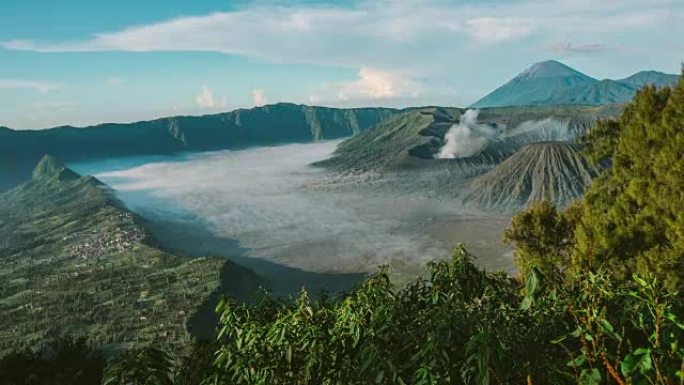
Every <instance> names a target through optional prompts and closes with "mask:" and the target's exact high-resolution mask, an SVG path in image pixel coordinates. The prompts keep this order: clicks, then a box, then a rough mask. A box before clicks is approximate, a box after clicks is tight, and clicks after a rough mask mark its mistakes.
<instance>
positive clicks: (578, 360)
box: [567, 355, 587, 368]
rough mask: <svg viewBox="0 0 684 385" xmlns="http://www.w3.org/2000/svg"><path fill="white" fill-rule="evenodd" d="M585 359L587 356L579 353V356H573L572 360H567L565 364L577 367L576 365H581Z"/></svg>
mask: <svg viewBox="0 0 684 385" xmlns="http://www.w3.org/2000/svg"><path fill="white" fill-rule="evenodd" d="M586 361H587V357H585V356H584V355H581V356H577V357H575V359H574V360H571V361H569V362H568V363H567V365H568V366H572V367H575V368H577V367H580V366H582V364H584V363H585V362H586Z"/></svg>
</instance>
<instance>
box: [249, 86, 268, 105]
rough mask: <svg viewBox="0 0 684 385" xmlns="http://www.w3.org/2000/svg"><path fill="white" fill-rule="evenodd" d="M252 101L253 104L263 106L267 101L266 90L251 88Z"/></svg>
mask: <svg viewBox="0 0 684 385" xmlns="http://www.w3.org/2000/svg"><path fill="white" fill-rule="evenodd" d="M252 101H253V102H254V105H255V106H263V105H264V104H266V103H268V97H266V92H264V90H262V89H255V90H252Z"/></svg>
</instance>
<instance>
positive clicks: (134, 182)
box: [75, 141, 511, 273]
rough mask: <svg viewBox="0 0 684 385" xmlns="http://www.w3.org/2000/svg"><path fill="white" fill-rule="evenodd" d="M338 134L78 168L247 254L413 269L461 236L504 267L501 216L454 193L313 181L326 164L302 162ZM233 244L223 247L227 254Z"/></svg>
mask: <svg viewBox="0 0 684 385" xmlns="http://www.w3.org/2000/svg"><path fill="white" fill-rule="evenodd" d="M338 143H339V142H338V141H330V142H320V143H314V144H292V145H283V146H277V147H260V148H254V149H247V150H240V151H222V152H214V153H204V154H195V155H183V156H178V157H166V158H164V159H154V161H152V162H151V163H144V162H136V161H135V160H130V159H129V160H127V161H121V160H119V161H107V162H99V163H88V164H81V165H75V167H76V169H77V170H78V171H81V172H84V171H87V172H90V173H94V174H95V175H96V176H97V177H98V178H100V179H101V180H102V181H104V182H105V183H107V184H109V185H110V186H112V187H113V188H114V189H115V190H117V194H118V196H119V198H120V199H121V200H122V201H124V202H125V203H126V204H127V205H128V206H129V207H130V208H131V209H133V210H134V211H136V212H138V213H139V214H141V215H142V216H143V217H145V218H147V219H150V220H153V221H173V222H177V223H183V224H185V225H191V226H201V227H204V228H206V229H207V230H208V231H210V232H211V233H212V234H213V235H215V236H216V237H219V238H224V239H231V240H235V241H236V243H237V244H238V245H239V247H240V248H241V249H243V250H244V252H246V255H247V256H249V257H257V258H262V259H266V260H270V261H273V262H277V263H280V264H286V265H289V266H293V267H297V268H301V269H304V270H309V271H317V272H366V271H372V270H374V269H375V268H376V267H377V266H378V265H380V264H385V263H390V264H391V265H392V266H393V268H396V269H397V270H402V271H407V272H411V273H413V272H414V271H418V270H417V269H418V268H419V267H420V266H422V265H423V264H424V263H425V262H426V261H428V260H432V259H435V258H442V257H446V256H449V255H450V254H451V252H452V249H453V247H454V245H455V244H456V243H457V242H467V243H469V244H471V245H473V246H474V249H475V250H476V251H478V250H479V251H480V252H482V253H489V255H482V257H483V258H484V259H485V262H484V265H486V266H488V267H490V268H497V269H500V268H503V269H509V268H510V265H511V261H510V258H509V256H506V255H504V254H505V252H506V248H505V247H503V246H502V245H501V244H500V243H499V239H500V238H501V231H502V229H503V227H504V226H505V224H506V223H507V222H506V221H505V220H504V219H501V218H490V217H487V216H484V215H482V216H479V215H475V216H474V215H473V214H466V213H465V212H463V211H461V210H460V209H459V205H458V204H457V203H455V202H449V201H444V200H439V201H437V200H432V199H428V198H425V197H421V196H407V195H401V194H397V193H394V192H392V191H384V192H378V191H373V192H370V191H364V190H363V189H362V188H360V189H359V190H358V191H353V192H349V191H344V192H338V191H330V190H322V189H319V188H316V185H317V183H316V182H317V181H318V180H320V179H321V178H324V177H325V174H326V171H325V170H323V169H318V168H313V167H310V166H308V165H309V164H310V163H312V162H315V161H319V160H322V159H325V158H326V157H328V155H329V154H331V153H332V152H333V151H334V149H335V147H336V145H337V144H338ZM140 163H144V164H140ZM126 164H128V165H131V167H128V168H126ZM204 246H206V245H204ZM209 249H210V250H216V248H213V249H212V248H209ZM236 252H238V251H237V249H234V250H231V249H225V248H224V249H222V250H221V254H223V255H225V256H227V257H230V256H231V254H232V253H236ZM414 269H415V270H414Z"/></svg>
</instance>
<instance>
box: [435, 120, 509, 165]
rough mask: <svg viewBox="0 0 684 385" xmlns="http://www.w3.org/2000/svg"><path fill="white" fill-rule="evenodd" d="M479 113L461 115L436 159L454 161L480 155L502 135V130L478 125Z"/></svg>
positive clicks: (446, 137) (447, 134) (450, 130)
mask: <svg viewBox="0 0 684 385" xmlns="http://www.w3.org/2000/svg"><path fill="white" fill-rule="evenodd" d="M479 113H480V111H479V110H467V111H466V112H465V113H464V114H463V115H461V119H460V121H459V123H458V124H454V125H453V126H451V128H450V129H449V131H448V132H447V133H446V135H445V136H444V139H445V140H446V144H445V145H444V147H442V149H441V150H440V151H439V154H437V156H436V158H440V159H454V158H464V157H468V156H473V155H476V154H479V153H480V152H482V150H484V149H485V148H487V145H488V144H489V142H490V140H491V139H493V138H496V137H497V136H501V135H502V132H501V130H497V129H496V128H493V127H491V126H489V125H487V124H482V123H478V122H477V116H478V115H479Z"/></svg>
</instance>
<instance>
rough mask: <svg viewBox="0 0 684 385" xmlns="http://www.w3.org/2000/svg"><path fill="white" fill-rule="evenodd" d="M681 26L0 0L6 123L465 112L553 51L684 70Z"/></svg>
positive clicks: (476, 7)
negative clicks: (274, 107) (279, 107)
mask: <svg viewBox="0 0 684 385" xmlns="http://www.w3.org/2000/svg"><path fill="white" fill-rule="evenodd" d="M682 36H684V1H681V0H652V1H647V0H639V1H637V0H620V1H618V0H602V1H596V0H513V1H510V0H509V1H503V0H486V1H455V0H454V1H445V0H425V1H415V0H404V1H399V0H375V1H365V0H363V1H334V2H330V1H328V2H326V1H310V0H309V1H263V0H257V1H247V0H244V1H242V0H240V1H229V0H202V1H187V0H164V1H140V0H137V1H132V0H119V1H103V2H100V1H92V0H59V1H58V0H43V1H38V0H3V1H2V2H0V125H6V126H9V127H13V128H40V127H50V126H56V125H62V124H72V125H87V124H94V123H99V122H109V121H115V122H127V121H135V120H143V119H150V118H155V117H159V116H168V115H176V114H204V113H214V112H218V111H225V110H231V109H234V108H239V107H252V106H255V105H262V104H268V103H275V102H279V101H286V102H294V103H305V104H315V105H326V106H336V107H350V106H396V107H403V106H415V105H431V104H439V105H456V106H464V105H468V104H469V103H472V102H474V101H475V100H477V99H478V98H479V97H481V96H483V95H484V94H486V93H487V92H489V91H491V90H492V89H493V88H495V87H497V86H498V85H500V84H501V83H503V82H505V81H506V80H508V79H510V78H511V77H513V76H515V75H516V74H517V73H519V72H521V71H522V70H523V69H525V68H526V67H527V66H529V65H530V64H532V63H534V62H538V61H542V60H548V59H556V60H560V61H562V62H564V63H566V64H568V65H570V66H572V67H574V68H576V69H578V70H580V71H582V72H584V73H586V74H588V75H590V76H594V77H596V78H622V77H626V76H628V75H630V74H632V73H634V72H637V71H639V70H643V69H654V70H659V71H663V72H669V73H676V72H678V71H679V69H680V63H681V62H682V61H683V60H684V43H682V40H681V37H682Z"/></svg>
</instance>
